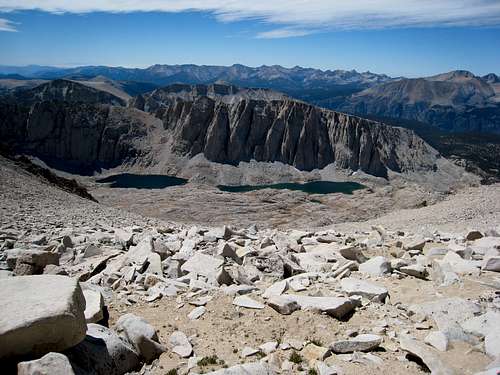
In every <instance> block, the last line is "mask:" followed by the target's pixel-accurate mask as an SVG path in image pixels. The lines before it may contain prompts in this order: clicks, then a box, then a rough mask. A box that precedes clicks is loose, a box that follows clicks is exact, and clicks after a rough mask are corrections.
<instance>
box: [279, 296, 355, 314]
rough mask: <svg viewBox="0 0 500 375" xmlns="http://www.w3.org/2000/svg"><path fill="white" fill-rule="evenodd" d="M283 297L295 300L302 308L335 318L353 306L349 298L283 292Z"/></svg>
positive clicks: (347, 311)
mask: <svg viewBox="0 0 500 375" xmlns="http://www.w3.org/2000/svg"><path fill="white" fill-rule="evenodd" d="M283 297H286V298H289V299H292V300H293V301H295V302H297V304H298V305H299V306H300V308H301V309H302V310H316V311H321V312H324V313H326V314H328V315H330V316H333V317H334V318H337V319H341V318H342V317H344V316H345V315H347V314H348V313H350V312H351V311H352V310H354V307H355V305H354V303H353V302H352V301H351V300H350V299H349V298H342V297H310V296H301V295H297V294H284V295H283Z"/></svg>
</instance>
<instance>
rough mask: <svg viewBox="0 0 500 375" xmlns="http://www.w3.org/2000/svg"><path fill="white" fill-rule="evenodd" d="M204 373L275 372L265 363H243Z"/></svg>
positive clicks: (247, 374) (254, 374)
mask: <svg viewBox="0 0 500 375" xmlns="http://www.w3.org/2000/svg"><path fill="white" fill-rule="evenodd" d="M205 374H206V375H274V374H275V372H274V371H273V370H272V369H271V367H270V366H269V365H268V364H267V363H260V362H259V363H245V364H243V365H237V366H233V367H229V368H226V369H221V370H217V371H212V372H206V373H205Z"/></svg>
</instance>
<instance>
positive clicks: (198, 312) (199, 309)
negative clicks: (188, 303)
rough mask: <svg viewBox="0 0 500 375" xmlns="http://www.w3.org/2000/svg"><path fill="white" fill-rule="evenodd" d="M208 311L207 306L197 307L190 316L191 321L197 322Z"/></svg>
mask: <svg viewBox="0 0 500 375" xmlns="http://www.w3.org/2000/svg"><path fill="white" fill-rule="evenodd" d="M206 311H207V309H206V307H205V306H198V307H195V308H194V309H193V310H191V312H190V313H189V314H188V318H189V319H191V320H196V319H198V318H199V317H201V316H202V315H203V314H205V312H206Z"/></svg>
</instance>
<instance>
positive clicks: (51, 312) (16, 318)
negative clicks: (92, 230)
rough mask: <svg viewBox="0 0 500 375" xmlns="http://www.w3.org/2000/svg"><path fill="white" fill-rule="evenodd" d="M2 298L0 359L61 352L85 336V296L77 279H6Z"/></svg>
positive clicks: (43, 276) (63, 277) (41, 276)
mask: <svg viewBox="0 0 500 375" xmlns="http://www.w3.org/2000/svg"><path fill="white" fill-rule="evenodd" d="M0 301H2V304H1V305H0V358H7V357H11V356H21V355H26V354H30V355H43V354H46V353H48V352H51V351H62V350H65V349H67V348H70V347H72V346H74V345H76V344H78V343H79V342H80V341H82V340H83V339H84V338H85V332H86V331H87V325H86V323H85V314H84V311H85V298H84V296H83V293H82V290H81V289H80V285H79V284H78V281H77V280H76V279H73V278H70V277H66V276H56V275H38V276H19V277H13V278H9V279H4V280H2V285H1V287H0Z"/></svg>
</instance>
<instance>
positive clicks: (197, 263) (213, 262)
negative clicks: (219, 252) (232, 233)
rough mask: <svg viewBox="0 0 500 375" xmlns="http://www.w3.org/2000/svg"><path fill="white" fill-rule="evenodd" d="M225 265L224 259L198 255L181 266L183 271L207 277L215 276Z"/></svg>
mask: <svg viewBox="0 0 500 375" xmlns="http://www.w3.org/2000/svg"><path fill="white" fill-rule="evenodd" d="M223 264H224V261H223V260H222V259H218V258H215V257H213V256H210V255H206V254H202V253H196V254H194V255H193V256H192V257H191V258H189V259H188V260H187V261H186V263H184V264H183V265H182V266H181V271H183V272H192V273H196V274H198V275H202V276H205V277H208V276H213V275H214V274H215V272H216V271H217V269H218V268H219V267H220V266H222V265H223Z"/></svg>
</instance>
